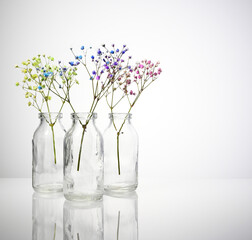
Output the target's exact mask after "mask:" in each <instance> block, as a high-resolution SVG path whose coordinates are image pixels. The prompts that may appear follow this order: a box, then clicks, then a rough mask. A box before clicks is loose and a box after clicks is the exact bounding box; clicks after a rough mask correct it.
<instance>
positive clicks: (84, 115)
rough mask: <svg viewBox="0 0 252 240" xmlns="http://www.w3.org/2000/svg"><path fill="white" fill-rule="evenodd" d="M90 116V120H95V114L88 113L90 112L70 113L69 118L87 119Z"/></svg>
mask: <svg viewBox="0 0 252 240" xmlns="http://www.w3.org/2000/svg"><path fill="white" fill-rule="evenodd" d="M91 115H92V116H91ZM90 116H91V118H93V119H96V118H97V113H90V112H78V113H71V118H72V119H85V118H88V117H90Z"/></svg>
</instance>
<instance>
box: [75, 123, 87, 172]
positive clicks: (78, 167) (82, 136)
mask: <svg viewBox="0 0 252 240" xmlns="http://www.w3.org/2000/svg"><path fill="white" fill-rule="evenodd" d="M85 129H86V126H85V125H83V131H82V135H81V144H80V150H79V157H78V166H77V171H79V170H80V159H81V151H82V145H83V139H84V133H85Z"/></svg>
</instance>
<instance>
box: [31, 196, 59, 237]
mask: <svg viewBox="0 0 252 240" xmlns="http://www.w3.org/2000/svg"><path fill="white" fill-rule="evenodd" d="M63 205H64V196H63V194H62V193H54V194H41V193H36V192H35V193H34V194H33V198H32V239H33V240H62V238H63V211H62V209H63Z"/></svg>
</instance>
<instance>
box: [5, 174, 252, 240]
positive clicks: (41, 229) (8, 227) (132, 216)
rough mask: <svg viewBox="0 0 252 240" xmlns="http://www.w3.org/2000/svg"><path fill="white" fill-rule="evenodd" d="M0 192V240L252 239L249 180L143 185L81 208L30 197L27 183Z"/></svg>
mask: <svg viewBox="0 0 252 240" xmlns="http://www.w3.org/2000/svg"><path fill="white" fill-rule="evenodd" d="M0 189H1V195H0V196H1V197H0V239H1V240H12V239H15V240H16V239H20V240H23V239H26V240H28V239H33V240H35V239H41V240H42V239H43V240H50V239H52V240H53V239H64V240H66V239H80V240H83V239H85V240H92V239H105V240H113V239H115V240H118V239H120V240H126V239H127V240H135V239H140V240H148V239H159V240H160V239H164V240H166V239H167V240H168V239H169V240H184V239H186V240H198V239H201V240H210V239H211V240H226V239H227V240H235V239H237V240H250V239H252V180H251V179H229V180H228V179H227V180H214V179H201V180H166V181H160V182H157V181H156V182H155V183H154V182H151V181H150V180H147V181H144V180H142V181H141V184H140V187H139V188H138V190H137V193H133V194H131V195H129V196H124V197H110V196H104V198H103V201H102V202H98V203H94V204H90V205H88V206H85V207H82V206H78V205H77V206H75V205H72V204H68V203H67V202H66V201H65V199H64V197H63V195H62V194H60V195H56V196H40V195H38V194H35V193H34V192H33V189H32V187H31V179H0ZM63 208H64V211H63Z"/></svg>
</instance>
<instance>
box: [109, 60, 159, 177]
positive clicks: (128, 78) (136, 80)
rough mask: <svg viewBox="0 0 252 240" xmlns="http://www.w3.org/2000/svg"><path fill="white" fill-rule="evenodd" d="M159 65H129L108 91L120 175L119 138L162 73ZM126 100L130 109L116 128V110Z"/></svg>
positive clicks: (143, 62)
mask: <svg viewBox="0 0 252 240" xmlns="http://www.w3.org/2000/svg"><path fill="white" fill-rule="evenodd" d="M159 65H160V62H159V61H158V62H156V63H152V62H151V61H150V60H149V61H147V60H142V61H141V62H138V63H136V64H135V66H134V67H131V66H129V65H128V68H127V70H124V71H122V72H121V74H120V75H119V78H118V79H117V81H116V82H114V83H113V84H112V90H111V91H110V92H109V91H108V92H107V94H106V100H107V104H108V106H109V108H110V111H111V113H112V114H111V116H112V122H113V125H114V128H115V130H116V132H117V162H118V174H119V175H120V173H121V170H120V151H119V138H120V135H121V133H122V129H123V126H124V124H125V122H126V119H127V118H128V115H129V114H130V112H131V110H132V108H133V106H135V103H136V102H137V100H138V99H139V97H140V95H141V94H142V92H143V91H144V90H145V89H146V88H147V87H149V86H150V85H151V84H152V83H153V82H154V81H155V80H156V79H157V78H158V77H159V76H160V74H161V73H162V69H161V68H160V67H159ZM117 90H120V91H117ZM118 92H119V94H118ZM116 93H117V94H116ZM116 96H117V97H118V96H119V97H118V100H117V101H115V98H116ZM109 97H110V100H109ZM124 98H126V99H127V101H128V103H129V108H128V111H127V114H126V116H125V118H124V120H123V122H122V124H121V125H120V126H116V125H115V122H114V118H113V113H114V109H115V107H117V106H118V104H119V103H120V102H121V101H122V100H123V99H124Z"/></svg>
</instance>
